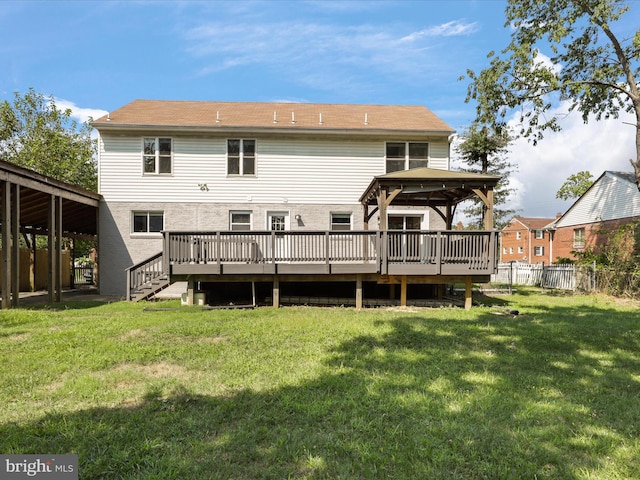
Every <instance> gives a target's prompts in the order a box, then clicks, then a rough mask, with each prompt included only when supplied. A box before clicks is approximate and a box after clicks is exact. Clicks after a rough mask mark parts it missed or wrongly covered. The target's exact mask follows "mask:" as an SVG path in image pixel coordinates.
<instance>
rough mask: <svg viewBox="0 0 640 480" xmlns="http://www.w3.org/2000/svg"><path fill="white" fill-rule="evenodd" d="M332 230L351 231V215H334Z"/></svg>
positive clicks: (332, 216) (332, 217) (332, 215)
mask: <svg viewBox="0 0 640 480" xmlns="http://www.w3.org/2000/svg"><path fill="white" fill-rule="evenodd" d="M331 230H351V214H350V213H332V214H331Z"/></svg>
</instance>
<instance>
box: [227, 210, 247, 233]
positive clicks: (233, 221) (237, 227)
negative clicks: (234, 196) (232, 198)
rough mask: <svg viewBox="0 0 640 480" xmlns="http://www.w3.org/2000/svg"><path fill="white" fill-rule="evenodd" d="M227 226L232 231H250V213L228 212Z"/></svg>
mask: <svg viewBox="0 0 640 480" xmlns="http://www.w3.org/2000/svg"><path fill="white" fill-rule="evenodd" d="M229 226H230V228H231V230H232V231H243V230H251V212H250V211H246V212H245V211H242V212H230V214H229Z"/></svg>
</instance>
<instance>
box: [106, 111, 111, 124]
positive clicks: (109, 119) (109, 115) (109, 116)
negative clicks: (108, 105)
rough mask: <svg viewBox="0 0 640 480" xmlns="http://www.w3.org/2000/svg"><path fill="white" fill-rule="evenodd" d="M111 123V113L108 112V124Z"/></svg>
mask: <svg viewBox="0 0 640 480" xmlns="http://www.w3.org/2000/svg"><path fill="white" fill-rule="evenodd" d="M110 121H111V113H110V112H107V122H110Z"/></svg>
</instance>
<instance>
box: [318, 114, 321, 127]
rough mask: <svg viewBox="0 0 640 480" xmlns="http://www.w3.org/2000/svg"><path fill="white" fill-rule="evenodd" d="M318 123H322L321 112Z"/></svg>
mask: <svg viewBox="0 0 640 480" xmlns="http://www.w3.org/2000/svg"><path fill="white" fill-rule="evenodd" d="M318 124H319V125H322V113H321V114H320V121H319V122H318Z"/></svg>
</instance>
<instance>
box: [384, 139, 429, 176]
mask: <svg viewBox="0 0 640 480" xmlns="http://www.w3.org/2000/svg"><path fill="white" fill-rule="evenodd" d="M386 166H387V173H391V172H397V171H400V170H408V169H411V168H423V167H428V166H429V144H428V143H424V142H387V145H386Z"/></svg>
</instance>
